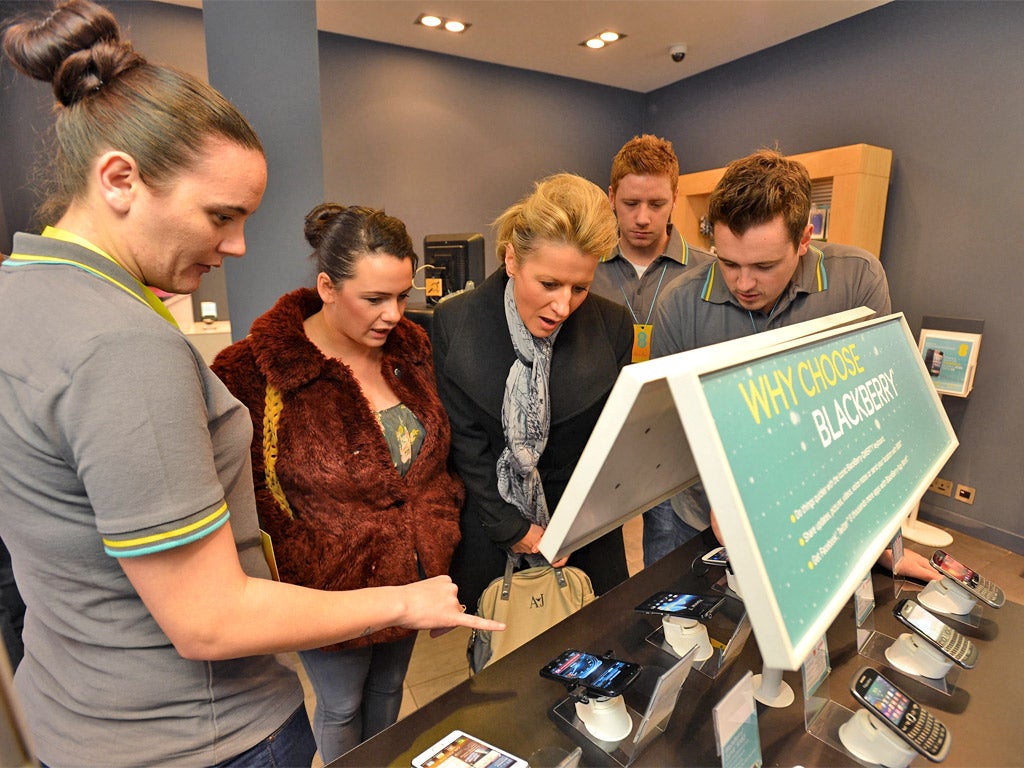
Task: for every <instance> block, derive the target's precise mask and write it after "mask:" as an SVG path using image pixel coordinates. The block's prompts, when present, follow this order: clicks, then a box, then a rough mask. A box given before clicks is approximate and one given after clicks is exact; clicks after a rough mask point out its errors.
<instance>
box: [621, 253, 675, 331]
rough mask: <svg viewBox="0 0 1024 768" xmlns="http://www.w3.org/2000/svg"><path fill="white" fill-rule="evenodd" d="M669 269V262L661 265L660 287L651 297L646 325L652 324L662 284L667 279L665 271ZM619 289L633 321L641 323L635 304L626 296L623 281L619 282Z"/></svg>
mask: <svg viewBox="0 0 1024 768" xmlns="http://www.w3.org/2000/svg"><path fill="white" fill-rule="evenodd" d="M667 270H668V264H663V265H662V267H661V276H660V277H659V278H658V287H657V288H655V289H654V296H652V297H651V306H650V307H648V308H647V319H646V320H645V321H644V323H643V324H644V325H650V324H651V315H652V314H654V304H655V302H657V300H658V294H659V293H661V284H662V282H663V281H664V280H665V272H666V271H667ZM619 290H620V291H621V292H622V298H623V300H624V301H625V302H626V309H628V310H629V314H631V315H632V316H633V323H634V324H636V325H640V320H639V319H638V318H637V316H636V312H634V311H633V305H632V304H630V303H629V297H628V296H626V289H625V288H623V287H622V283H619Z"/></svg>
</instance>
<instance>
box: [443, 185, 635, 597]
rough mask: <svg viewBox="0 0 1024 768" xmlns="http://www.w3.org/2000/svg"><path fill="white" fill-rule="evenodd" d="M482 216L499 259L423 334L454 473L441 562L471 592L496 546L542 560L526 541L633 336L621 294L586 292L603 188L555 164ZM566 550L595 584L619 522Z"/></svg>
mask: <svg viewBox="0 0 1024 768" xmlns="http://www.w3.org/2000/svg"><path fill="white" fill-rule="evenodd" d="M495 227H496V229H497V241H498V246H497V251H498V259H499V262H500V264H501V267H500V268H499V269H498V270H497V271H495V272H494V273H492V274H491V275H490V277H488V278H487V279H486V280H484V282H483V283H482V284H481V285H480V287H479V288H477V289H476V290H473V291H470V292H468V293H464V294H460V295H459V296H456V297H454V298H452V299H450V300H448V301H445V302H444V303H442V304H440V305H439V306H438V308H437V311H436V312H435V315H434V320H433V336H432V341H433V344H434V367H435V369H436V371H437V388H438V391H439V393H440V395H441V402H443V403H444V405H445V407H446V409H447V411H448V416H449V419H450V421H451V425H452V460H453V462H454V466H455V469H456V471H457V472H458V473H459V475H460V476H461V477H462V479H463V481H464V482H465V484H466V504H465V508H464V510H463V513H462V541H461V543H460V544H459V547H458V549H457V550H456V553H455V556H454V559H453V563H452V575H453V577H454V578H455V581H456V583H457V584H458V585H459V595H460V599H461V600H462V602H463V603H465V604H466V605H472V606H476V605H477V601H478V599H479V597H480V593H481V592H483V590H484V588H485V587H486V586H487V584H488V583H490V581H491V580H492V579H495V578H498V577H500V576H501V575H502V574H503V573H504V570H505V563H506V560H507V554H506V553H508V552H514V553H519V554H522V555H525V556H526V559H527V561H528V562H530V561H531V559H532V560H533V562H532V563H531V564H533V565H536V564H542V563H543V562H544V559H543V556H541V555H540V554H539V553H538V545H539V543H540V538H541V536H542V535H543V533H544V529H545V527H546V526H547V524H548V520H549V518H550V514H551V513H552V512H554V510H555V507H556V506H557V504H558V501H559V499H560V498H561V496H562V492H563V491H564V490H565V487H566V484H567V483H568V482H569V477H570V476H571V475H572V472H573V469H574V468H575V467H576V462H577V461H578V460H579V457H580V453H581V452H582V451H583V447H584V446H585V445H586V443H587V440H588V439H589V438H590V433H591V432H592V431H593V429H594V425H595V423H596V422H597V418H598V416H599V415H600V413H601V410H602V409H603V407H604V403H605V401H606V400H607V399H608V394H609V393H610V392H611V389H612V385H613V384H614V383H615V379H616V378H617V377H618V375H619V370H620V369H621V368H622V367H623V366H624V365H627V364H628V363H629V362H630V358H631V355H632V350H633V321H632V319H631V318H630V316H629V313H628V311H627V310H626V308H625V307H622V306H620V305H619V304H616V303H615V302H612V301H609V300H607V299H604V298H602V297H600V296H590V295H588V292H589V288H590V284H591V282H592V281H593V279H594V273H595V271H596V270H597V263H598V261H599V260H600V258H601V257H602V256H605V255H607V254H608V253H610V252H611V251H612V249H613V248H614V247H615V243H616V242H617V241H618V230H617V228H616V224H615V216H614V214H613V213H612V210H611V207H610V206H609V205H608V198H607V196H606V195H605V194H604V192H602V191H601V190H600V189H599V188H598V187H597V186H596V185H594V184H593V183H591V182H589V181H587V180H586V179H583V178H581V177H579V176H575V175H573V174H568V173H560V174H555V175H554V176H549V177H548V178H546V179H542V180H541V181H539V182H537V184H536V185H535V187H534V190H533V191H532V192H531V193H530V194H529V195H527V196H526V197H524V198H523V199H522V200H520V201H519V202H518V203H516V204H514V205H512V206H511V207H509V208H508V209H507V210H506V211H505V212H504V213H503V214H502V215H501V216H499V217H498V220H497V221H496V222H495ZM561 564H562V563H554V564H553V565H561ZM569 564H570V565H575V566H578V567H580V568H582V569H583V570H584V571H586V573H587V575H588V576H590V579H591V581H592V582H593V586H594V591H595V593H597V594H601V593H603V592H606V591H607V590H609V589H611V588H612V587H614V586H615V585H616V584H618V583H619V582H621V581H624V580H625V579H626V578H627V576H628V572H627V570H626V556H625V551H624V548H623V543H622V529H621V528H617V529H615V530H614V531H612V532H610V533H607V534H605V535H604V536H602V537H601V538H599V539H597V540H596V541H594V542H592V543H590V544H588V545H587V546H585V547H582V548H581V549H579V550H578V551H576V552H574V553H573V554H572V555H571V557H570V558H569Z"/></svg>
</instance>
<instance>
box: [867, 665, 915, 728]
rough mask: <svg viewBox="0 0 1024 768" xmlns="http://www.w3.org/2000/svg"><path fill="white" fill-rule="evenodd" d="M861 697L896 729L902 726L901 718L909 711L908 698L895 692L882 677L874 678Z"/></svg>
mask: <svg viewBox="0 0 1024 768" xmlns="http://www.w3.org/2000/svg"><path fill="white" fill-rule="evenodd" d="M863 696H864V701H865V702H867V703H868V704H869V705H871V706H872V707H874V709H875V711H876V712H878V713H879V714H881V715H882V716H883V717H884V718H885V719H886V720H888V721H889V722H890V723H892V724H893V725H895V726H896V727H897V728H900V727H901V726H902V725H903V718H904V717H905V716H906V714H907V710H908V709H910V697H909V696H907V695H906V694H905V693H903V692H902V691H899V690H897V689H896V687H895V686H894V685H892V684H891V683H890V682H889V681H888V680H886V679H885V678H884V677H882V676H881V675H878V676H877V677H875V679H874V680H873V681H872V682H871V685H870V686H869V687H868V689H867V690H866V691H864V692H863Z"/></svg>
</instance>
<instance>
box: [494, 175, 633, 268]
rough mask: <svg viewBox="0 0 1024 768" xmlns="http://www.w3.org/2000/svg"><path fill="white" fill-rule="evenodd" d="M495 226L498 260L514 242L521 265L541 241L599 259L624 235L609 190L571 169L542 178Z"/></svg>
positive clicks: (502, 259) (501, 259) (503, 256)
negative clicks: (606, 190)
mask: <svg viewBox="0 0 1024 768" xmlns="http://www.w3.org/2000/svg"><path fill="white" fill-rule="evenodd" d="M494 227H495V229H496V230H497V238H498V246H497V252H498V261H499V262H502V261H504V260H505V251H506V249H507V247H508V246H509V245H511V246H512V248H513V250H514V252H515V258H516V262H517V263H519V264H522V263H523V261H524V260H525V259H526V258H527V257H528V256H529V255H530V254H531V253H533V252H534V251H535V250H536V248H537V247H538V246H539V245H540V244H541V243H555V244H559V245H572V246H575V247H576V248H578V249H579V250H580V251H581V252H582V253H584V254H586V255H587V256H592V257H593V258H595V259H600V258H601V257H603V256H606V255H608V254H609V253H611V252H612V250H613V249H614V248H615V244H616V243H617V242H618V240H619V234H618V228H617V225H616V223H615V214H614V213H612V209H611V205H609V203H608V197H607V195H605V193H604V192H603V191H602V190H601V189H600V187H598V186H597V185H596V184H594V183H593V182H590V181H587V180H586V179H584V178H583V177H581V176H576V175H575V174H571V173H556V174H554V175H553V176H548V177H547V178H544V179H541V180H540V181H538V182H537V183H536V184H535V185H534V189H533V192H532V193H530V194H529V195H527V196H526V197H524V198H523V199H522V200H520V201H519V202H518V203H516V204H515V205H512V206H511V207H509V208H508V209H507V210H506V211H505V212H504V213H503V214H501V216H499V217H498V218H497V219H495V221H494Z"/></svg>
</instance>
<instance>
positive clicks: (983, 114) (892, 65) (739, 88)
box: [644, 2, 1024, 552]
mask: <svg viewBox="0 0 1024 768" xmlns="http://www.w3.org/2000/svg"><path fill="white" fill-rule="evenodd" d="M1021 40H1024V3H1019V2H995V3H991V2H968V3H959V2H895V3H892V4H890V5H886V6H882V7H880V8H878V9H875V10H872V11H869V12H867V13H864V14H862V15H860V16H856V17H854V18H852V19H848V20H846V21H844V22H841V23H838V24H835V25H833V26H831V27H828V28H826V29H823V30H819V31H817V32H814V33H811V34H808V35H805V36H803V37H801V38H798V39H796V40H794V41H791V42H789V43H786V44H783V45H780V46H777V47H775V48H772V49H770V50H768V51H764V52H762V53H760V54H756V55H753V56H750V57H747V58H745V59H742V60H740V61H736V62H733V63H731V64H728V65H725V66H722V67H719V68H717V69H715V70H712V71H709V72H707V73H704V74H702V75H697V76H696V77H693V78H689V79H687V80H684V81H681V82H679V83H676V84H674V85H672V86H669V87H666V88H663V89H660V90H658V91H655V92H652V93H650V94H648V96H647V100H646V114H645V117H644V128H645V129H646V130H649V131H652V132H655V133H659V134H663V135H665V136H666V137H668V138H670V139H671V140H672V141H673V142H674V143H675V145H676V147H678V148H679V149H680V152H679V154H680V161H681V164H682V165H683V166H684V172H686V171H695V170H702V169H705V168H715V167H720V166H722V165H725V164H726V163H728V161H730V160H731V159H734V158H736V157H740V156H742V155H745V154H747V153H749V152H751V151H752V150H754V149H756V148H758V147H760V146H764V145H772V144H774V143H775V142H779V144H780V148H781V149H782V151H784V152H786V153H799V152H808V151H813V150H817V149H824V148H826V147H832V146H842V145H845V144H854V143H858V142H866V143H869V144H877V145H879V146H882V147H888V148H890V149H892V150H893V170H892V183H891V187H890V190H889V203H888V209H887V213H886V226H885V233H884V237H883V245H882V253H881V258H882V263H883V264H884V265H885V268H886V272H887V273H888V276H889V285H890V289H891V292H892V299H893V308H894V309H895V310H896V311H902V312H904V313H905V314H906V316H907V320H908V322H909V323H910V325H911V328H912V329H913V331H914V333H915V334H917V333H918V332H919V330H920V322H921V318H922V316H923V315H940V316H950V317H971V318H981V319H983V320H985V335H984V341H983V343H982V346H981V355H980V361H979V367H978V373H977V378H976V382H975V388H974V391H973V392H972V393H971V395H970V397H969V398H968V399H966V400H962V399H959V398H950V397H948V396H946V397H945V398H944V403H945V405H946V409H947V412H948V413H949V415H950V420H951V422H952V424H953V427H954V429H955V430H956V433H957V436H958V438H959V439H960V448H959V449H958V450H957V452H956V453H955V454H954V455H953V457H952V459H951V460H950V461H949V463H948V464H947V466H946V468H945V469H944V470H943V471H942V473H941V475H942V476H943V477H945V478H948V479H950V480H953V481H954V482H955V483H963V484H965V485H969V486H973V487H975V488H976V489H977V497H976V501H975V503H974V505H973V506H967V505H965V504H962V503H960V502H956V501H953V500H952V499H948V498H944V497H941V496H936V495H935V494H932V493H929V494H926V496H925V503H924V505H923V506H922V513H921V516H922V518H924V519H927V518H929V517H930V518H932V519H936V520H940V521H942V522H945V523H947V524H950V525H954V526H956V527H960V528H962V529H965V530H968V531H969V532H973V533H975V534H976V535H978V536H979V537H981V538H986V539H988V540H990V541H995V542H996V543H1000V544H1003V545H1004V546H1008V547H1010V548H1012V549H1015V550H1016V551H1017V552H1024V502H1022V499H1024V440H1021V439H1020V438H1019V437H1018V435H1020V434H1022V433H1024V405H1022V399H1021V398H1020V397H1017V396H1016V395H1015V394H1014V392H1015V390H1014V386H1015V385H1014V382H1018V381H1021V380H1022V379H1024V355H1021V354H1020V351H1019V347H1018V346H1017V345H1018V343H1019V342H1020V336H1021V330H1022V328H1021V322H1022V321H1021V311H1020V305H1021V301H1020V295H1019V292H1018V291H1017V290H1016V289H1015V284H1016V282H1017V279H1016V278H1017V275H1018V274H1019V270H1020V262H1021V256H1022V250H1024V233H1022V229H1021V224H1020V222H1021V215H1022V212H1024V174H1021V171H1020V163H1021V159H1020V158H1021V157H1022V155H1024V128H1022V126H1024V66H1022V64H1021V58H1020V56H1018V55H1016V54H1015V53H1011V51H1012V52H1016V51H1018V50H1019V49H1020V41H1021ZM979 525H980V526H984V529H979V527H978V526H979Z"/></svg>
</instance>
